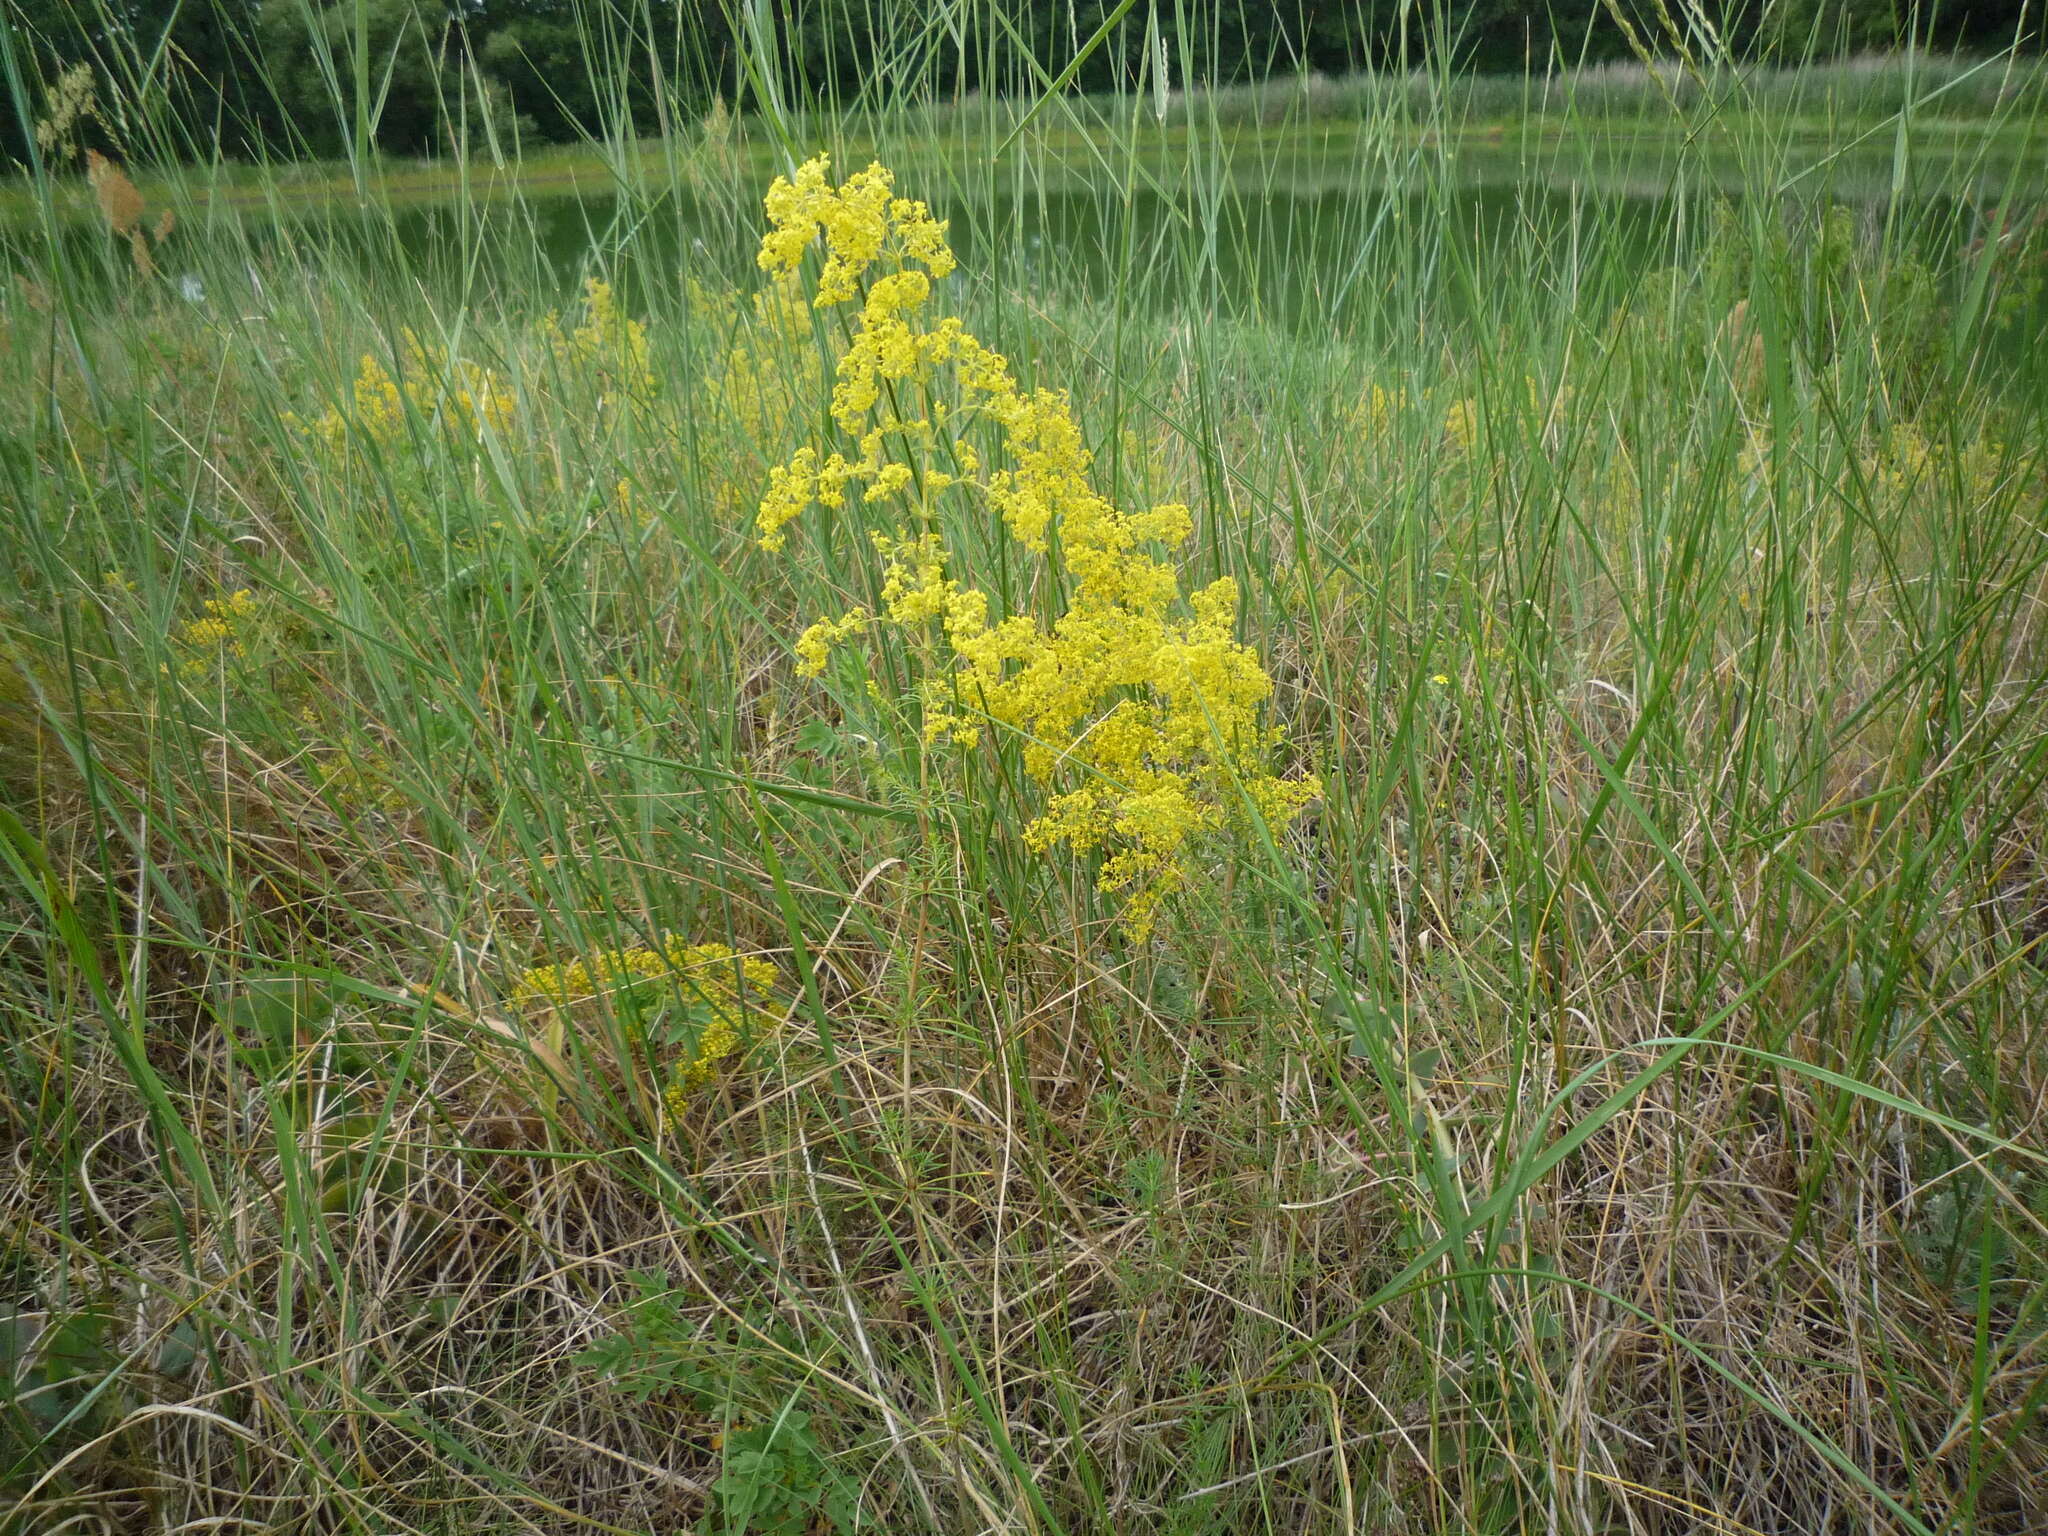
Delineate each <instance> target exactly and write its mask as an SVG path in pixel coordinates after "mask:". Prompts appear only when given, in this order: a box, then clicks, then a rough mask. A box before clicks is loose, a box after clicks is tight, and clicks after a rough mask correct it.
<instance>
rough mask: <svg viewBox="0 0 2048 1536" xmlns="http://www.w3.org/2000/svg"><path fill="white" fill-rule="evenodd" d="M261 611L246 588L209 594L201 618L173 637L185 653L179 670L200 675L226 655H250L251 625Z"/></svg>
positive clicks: (183, 625) (238, 657)
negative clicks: (249, 638)
mask: <svg viewBox="0 0 2048 1536" xmlns="http://www.w3.org/2000/svg"><path fill="white" fill-rule="evenodd" d="M260 612H261V609H260V608H259V606H258V605H257V602H256V596H255V594H254V593H252V592H251V591H250V590H249V589H248V588H247V587H242V588H239V589H237V590H236V591H233V592H230V593H229V594H228V595H227V596H226V597H209V598H208V599H207V600H206V602H205V603H204V604H203V605H201V608H200V614H199V617H198V618H196V619H190V620H187V621H186V622H185V623H183V624H180V625H179V626H178V627H177V629H176V630H175V631H174V632H173V634H172V636H171V639H172V643H173V644H174V645H175V646H176V647H177V649H178V650H180V651H182V652H183V653H184V659H183V660H182V661H181V662H180V663H179V670H180V671H182V672H184V673H185V674H186V675H187V676H188V677H189V676H197V675H198V674H200V673H203V672H205V671H206V670H207V669H208V668H210V667H212V666H213V665H214V664H215V663H216V662H218V661H220V660H222V659H223V658H225V657H230V656H232V657H234V658H235V659H237V660H240V659H241V658H242V657H244V656H247V655H248V654H249V651H248V646H247V644H246V638H247V635H248V631H249V626H250V625H251V624H253V623H255V622H256V619H257V617H258V615H259V614H260Z"/></svg>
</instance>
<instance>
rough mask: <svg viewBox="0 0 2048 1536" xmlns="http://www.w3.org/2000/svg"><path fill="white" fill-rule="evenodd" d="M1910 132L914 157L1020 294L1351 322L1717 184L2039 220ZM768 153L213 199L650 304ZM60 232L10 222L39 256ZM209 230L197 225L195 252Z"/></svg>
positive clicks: (1883, 214)
mask: <svg viewBox="0 0 2048 1536" xmlns="http://www.w3.org/2000/svg"><path fill="white" fill-rule="evenodd" d="M1892 149H1893V146H1892V145H1891V144H1889V143H1888V142H1886V143H1878V144H1866V145H1863V146H1861V147H1859V148H1857V149H1855V150H1854V151H1852V152H1848V153H1837V154H1832V155H1828V154H1820V153H1814V154H1810V155H1809V156H1807V157H1806V160H1805V161H1804V162H1803V168H1799V169H1793V170H1789V171H1788V170H1786V169H1785V168H1784V167H1785V165H1786V163H1787V162H1786V161H1784V160H1782V159H1781V160H1780V161H1779V162H1778V164H1777V166H1776V168H1775V169H1773V170H1772V171H1770V172H1768V173H1759V172H1758V171H1757V170H1756V169H1755V168H1754V167H1749V168H1746V167H1744V166H1742V165H1739V164H1735V163H1732V162H1726V163H1723V162H1716V161H1715V160H1714V159H1713V158H1712V157H1711V156H1707V155H1703V154H1699V153H1694V152H1692V151H1690V150H1689V149H1688V148H1687V147H1686V146H1685V145H1684V144H1683V143H1682V142H1681V141H1680V140H1678V139H1677V138H1675V137H1673V136H1671V135H1668V134H1661V135H1660V134H1646V135H1628V134H1622V135H1620V136H1617V137H1615V138H1613V139H1611V140H1601V139H1599V138H1597V137H1592V138H1589V137H1588V136H1587V135H1586V134H1585V132H1584V131H1583V130H1582V131H1580V132H1579V134H1578V135H1577V136H1576V137H1575V138H1574V139H1573V140H1572V141H1571V142H1569V143H1566V142H1563V141H1562V140H1544V139H1543V138H1542V137H1541V136H1540V135H1533V136H1524V137H1522V138H1521V139H1520V140H1519V141H1518V142H1510V143H1502V142H1497V141H1492V140H1487V139H1479V140H1476V141H1474V142H1469V143H1465V144H1461V145H1457V146H1454V147H1452V148H1449V149H1442V150H1439V149H1437V148H1435V147H1433V146H1431V145H1430V144H1429V143H1427V142H1426V141H1423V142H1412V143H1408V144H1407V145H1406V146H1405V147H1404V148H1403V149H1402V150H1401V151H1400V153H1398V154H1395V153H1393V152H1391V151H1390V150H1389V149H1388V147H1387V145H1386V144H1384V143H1368V142H1366V141H1365V140H1363V139H1362V138H1361V137H1360V136H1359V135H1357V134H1356V133H1355V132H1351V133H1350V134H1349V136H1348V137H1347V135H1346V133H1344V132H1341V131H1334V132H1327V133H1324V134H1323V135H1322V136H1321V138H1320V139H1318V140H1314V141H1311V140H1310V139H1309V138H1308V137H1307V136H1305V135H1298V136H1296V137H1294V138H1289V139H1280V140H1276V141H1270V142H1261V143H1260V144H1258V145H1256V146H1255V147H1254V149H1253V151H1251V152H1241V153H1240V154H1239V155H1238V156H1237V158H1235V159H1233V160H1231V161H1229V162H1228V163H1223V164H1218V163H1208V164H1204V165H1201V166H1199V167H1198V166H1197V164H1196V163H1195V161H1194V160H1192V159H1190V158H1189V156H1188V155H1187V153H1186V150H1185V146H1182V148H1181V150H1180V152H1178V154H1177V155H1176V154H1175V153H1168V152H1165V151H1161V152H1159V153H1155V154H1151V155H1148V156H1145V157H1142V158H1140V159H1137V160H1134V161H1124V162H1119V161H1117V160H1116V159H1114V158H1109V159H1100V160H1098V159H1095V158H1093V156H1092V152H1083V151H1081V150H1075V149H1070V150H1069V152H1068V156H1067V159H1066V161H1065V162H1063V163H1062V162H1059V161H1057V160H1055V161H1053V162H1052V163H1051V164H1050V166H1049V167H1048V166H1047V165H1045V164H1041V165H1039V166H1037V167H1035V168H1034V170H1033V172H1032V175H1031V178H1030V180H1029V183H1028V184H1025V183H1022V182H1020V180H1019V179H1018V178H1017V177H1016V176H1014V175H1003V174H998V173H996V172H994V171H992V170H990V169H988V168H987V167H986V165H985V164H984V165H982V166H979V167H977V166H975V165H973V164H971V163H969V162H970V160H971V157H966V158H963V157H962V156H960V155H954V156H952V157H951V158H950V159H948V158H946V157H945V156H943V155H936V156H932V157H931V164H930V165H928V166H915V165H906V166H905V167H904V168H903V174H902V175H901V177H900V178H899V179H900V181H901V182H902V184H903V185H904V186H905V187H906V188H910V189H914V190H917V191H919V192H921V193H923V194H924V195H926V196H927V198H928V200H929V201H930V202H931V203H932V205H933V208H934V211H935V212H936V213H938V214H939V215H940V216H941V217H943V218H946V219H948V220H949V221H950V223H951V229H952V239H953V243H954V246H955V248H956V250H958V251H959V253H960V255H961V259H962V264H963V268H964V269H965V271H966V272H967V273H969V274H972V276H973V278H974V279H975V280H977V281H984V282H989V283H993V284H996V285H999V287H1000V289H1001V291H1003V292H1005V293H1009V294H1015V295H1023V296H1027V297H1028V299H1029V300H1030V301H1031V302H1034V303H1044V304H1054V305H1057V304H1059V303H1060V302H1062V301H1063V300H1066V299H1079V298H1089V299H1093V300H1100V299H1102V298H1104V297H1106V296H1108V295H1109V294H1112V293H1115V292H1119V291H1121V292H1123V293H1125V294H1127V295H1129V296H1131V299H1132V302H1133V303H1134V304H1135V305H1136V306H1138V307H1140V308H1142V309H1152V310H1157V309H1161V308H1168V309H1173V310H1176V311H1182V312H1188V313H1192V314H1196V315H1201V316H1211V315H1213V316H1218V317H1228V318H1243V319H1254V320H1258V321H1261V322H1263V323H1266V324H1269V325H1272V326H1275V327H1278V328H1280V329H1282V330H1284V331H1291V332H1295V333H1298V334H1304V335H1311V336H1319V337H1327V336H1331V335H1367V334H1370V333H1371V332H1372V331H1373V330H1374V329H1376V328H1378V327H1382V326H1385V325H1388V324H1394V325H1400V326H1404V327H1405V326H1412V325H1415V324H1418V323H1420V324H1426V325H1443V324H1451V323H1456V322H1459V321H1461V320H1466V319H1470V318H1473V317H1474V316H1475V315H1479V314H1483V313H1484V312H1485V310H1486V309H1487V307H1488V306H1489V305H1491V304H1496V303H1505V304H1512V303H1514V302H1516V301H1517V300H1518V298H1519V297H1521V296H1523V295H1526V294H1527V293H1529V292H1530V291H1532V289H1533V288H1541V289H1543V290H1547V291H1548V292H1550V293H1554V294H1555V295H1557V296H1560V297H1563V298H1566V299H1568V300H1570V301H1572V302H1575V303H1582V304H1591V305H1595V306H1598V305H1605V304H1611V303H1612V302H1613V301H1614V300H1615V298H1616V297H1617V296H1618V295H1620V294H1623V293H1625V292H1626V291H1627V290H1628V289H1629V288H1630V287H1632V286H1633V285H1634V284H1635V283H1636V282H1637V281H1638V280H1639V279H1640V278H1641V277H1642V276H1643V275H1644V274H1645V273H1646V272H1648V271H1649V270H1651V269H1653V268H1656V267H1661V266H1672V265H1678V266H1685V265H1690V264H1692V263H1693V262H1695V261H1696V260H1697V258H1698V256H1699V254H1700V248H1701V245H1702V242H1705V241H1708V240H1711V238H1712V236H1713V231H1714V228H1715V206H1716V204H1718V203H1723V202H1726V201H1728V200H1729V199H1731V198H1735V197H1740V196H1743V195H1745V194H1743V193H1742V192H1741V190H1740V189H1741V188H1743V187H1745V186H1752V187H1753V186H1755V185H1759V184H1761V185H1764V186H1767V187H1768V188H1769V192H1768V194H1767V195H1769V196H1770V197H1771V198H1772V199H1773V201H1774V203H1775V204H1776V207H1775V209H1774V210H1773V213H1774V216H1775V217H1777V218H1779V219H1780V220H1782V221H1783V222H1784V223H1785V224H1786V225H1787V226H1788V227H1797V226H1800V225H1804V226H1806V227H1811V225H1812V224H1813V222H1814V221H1815V220H1816V218H1817V217H1818V214H1819V210H1820V209H1822V208H1823V207H1825V206H1828V205H1830V204H1838V205H1843V206H1846V207H1848V208H1850V209H1851V210H1852V211H1853V212H1854V214H1855V216H1856V220H1857V223H1858V226H1859V229H1860V232H1861V234H1862V236H1863V238H1864V240H1865V241H1866V242H1867V243H1869V244H1871V245H1875V244H1876V243H1877V242H1879V241H1880V240H1886V239H1888V240H1890V241H1891V242H1892V243H1893V246H1894V248H1895V249H1902V250H1905V251H1909V252H1911V253H1912V254H1913V255H1915V256H1917V257H1919V258H1920V259H1922V260H1925V261H1927V262H1928V263H1929V264H1930V265H1931V266H1932V267H1933V268H1934V269H1935V270H1936V271H1938V272H1939V271H1944V270H1953V269H1955V268H1956V267H1957V265H1958V263H1957V262H1956V261H1955V259H1954V258H1955V257H1956V256H1957V254H1958V253H1959V252H1962V251H1965V250H1967V249H1968V248H1969V247H1970V245H1971V244H1972V242H1974V241H1977V240H1980V239H1981V238H1982V237H1983V236H1984V234H1985V232H1986V231H1987V229H1989V228H1990V227H1991V225H1992V221H1993V219H1994V218H1995V217H1997V216H1999V215H1998V210H1999V209H2000V208H2001V207H2003V208H2004V209H2005V210H2007V211H2006V212H2005V213H2004V214H2003V217H2005V218H2006V219H2008V220H2014V219H2015V218H2016V216H2017V215H2020V214H2030V213H2031V212H2032V211H2033V209H2034V208H2036V207H2038V206H2040V204H2041V202H2042V191H2041V187H2040V183H2039V180H2038V177H2035V176H2029V175H2026V174H2023V173H2022V168H2021V162H2020V160H2019V159H2017V158H2015V157H2014V156H2012V155H2010V154H2008V153H2004V152H2003V151H2001V153H1998V154H1991V153H1987V152H1986V149H1985V147H1984V146H1983V145H1982V144H1979V145H1978V146H1977V147H1976V148H1975V149H1970V148H1969V146H1968V145H1967V143H1966V142H1965V141H1963V140H1960V139H1957V138H1955V137H1954V136H1953V135H1951V136H1949V137H1948V138H1941V137H1939V136H1937V137H1936V138H1935V139H1934V141H1933V142H1932V143H1931V145H1930V146H1928V147H1925V148H1918V149H1916V150H1915V151H1914V153H1913V154H1912V155H1911V156H1910V157H1908V160H1907V162H1906V169H1905V172H1904V174H1903V175H1902V174H1901V172H1900V167H1899V164H1898V163H1897V162H1895V161H1894V158H1893V155H1892ZM860 158H864V156H841V157H840V160H841V162H842V163H845V162H847V161H848V160H858V159H860ZM753 159H754V162H758V163H751V164H749V165H748V166H747V167H746V168H744V169H743V170H741V171H739V172H738V173H736V174H733V175H731V176H729V177H728V178H727V179H726V180H725V182H724V183H723V184H717V183H712V182H708V181H707V180H706V179H705V178H702V177H698V178H695V179H693V180H691V181H689V182H687V183H685V184H675V183H669V184H664V181H663V179H662V178H661V177H659V176H646V175H642V176H640V177H639V185H638V187H637V188H636V190H635V192H634V194H633V195H631V196H625V195H621V194H619V193H618V192H616V191H610V190H589V189H587V188H586V189H585V190H567V189H565V190H549V189H548V188H547V187H546V186H545V184H544V183H543V184H540V185H538V186H536V185H532V184H529V185H528V186H527V187H526V188H525V189H522V190H516V191H513V192H510V193H508V194H502V195H497V196H489V197H481V198H470V199H467V200H459V199H454V198H447V199H442V200H435V199H433V198H431V197H427V198H421V197H414V198H411V199H409V200H407V201H403V202H400V203H398V204H396V205H395V206H392V207H384V208H377V209H374V210H371V209H361V208H351V207H346V206H338V205H336V204H333V203H329V204H327V205H325V207H324V209H323V210H322V211H320V212H317V213H316V212H312V211H301V212H296V213H290V214H287V215H282V216H280V215H276V214H274V213H271V212H268V211H265V210H263V209H259V208H251V207H243V208H240V209H235V208H227V209H223V210H220V211H219V212H217V213H215V214H214V215H213V218H214V219H215V220H216V221H217V228H219V229H221V230H223V231H225V232H227V233H228V234H229V235H230V236H231V240H230V242H228V243H230V244H231V245H232V248H233V258H234V259H233V262H232V265H231V266H229V267H216V269H215V270H216V271H218V272H221V273H222V275H223V276H225V277H226V278H227V279H228V280H229V281H232V280H233V277H234V276H235V275H236V274H238V273H239V272H240V271H242V270H248V271H253V272H254V273H256V274H258V275H259V276H260V275H262V274H265V273H270V274H272V279H271V280H272V281H276V280H278V276H277V275H278V274H280V273H282V274H284V275H285V276H284V280H290V270H291V269H292V268H294V267H297V268H299V269H300V270H304V268H305V265H306V263H307V258H308V256H309V255H311V254H313V253H318V254H319V255H320V257H321V258H323V259H330V260H339V261H340V262H342V263H343V264H344V265H359V266H360V267H361V268H362V269H363V270H365V271H366V272H368V271H369V270H370V269H372V268H379V269H382V270H383V271H385V272H389V271H391V270H394V269H398V270H403V271H404V272H405V273H406V275H407V277H408V279H409V280H410V281H412V282H416V283H418V284H421V285H423V286H425V287H426V288H428V289H429V290H431V291H434V292H437V293H439V294H441V295H444V296H446V297H447V298H448V299H449V300H451V301H453V302H459V303H467V304H474V305H479V306H484V307H496V306H497V305H499V304H504V305H506V306H508V307H512V308H515V309H520V310H530V309H531V308H533V307H534V306H535V304H536V302H541V303H560V302H564V301H566V300H567V299H568V298H569V297H570V296H571V295H572V294H573V292H574V290H575V288H576V285H577V283H578V281H579V280H580V278H581V277H582V276H583V275H584V274H585V273H586V272H588V271H590V270H592V269H593V268H594V267H595V268H599V269H601V270H602V271H603V272H604V274H605V275H606V276H607V277H609V278H611V279H612V280H613V281H614V282H616V283H617V284H618V285H619V286H620V287H621V288H622V290H623V292H624V294H625V297H626V299H627V301H628V302H629V303H636V302H639V301H641V300H644V299H645V298H646V297H647V295H646V293H645V292H644V291H643V290H644V289H646V288H647V287H648V286H649V285H671V286H672V285H674V284H676V283H677V282H678V281H679V279H680V277H681V276H682V275H683V274H691V275H696V276H699V277H701V278H705V279H709V280H716V281H724V282H731V283H739V284H742V285H747V284H751V283H752V282H753V281H754V280H755V274H754V272H753V264H752V253H753V250H754V243H755V240H756V238H757V235H758V229H759V202H758V197H759V192H760V187H761V185H762V184H764V183H765V181H766V179H767V175H768V168H767V163H766V162H765V160H764V158H763V157H762V156H759V155H756V156H754V157H753ZM586 175H588V173H586ZM1747 195H1749V196H1755V195H1756V194H1755V193H1753V192H1752V193H1749V194H1747ZM38 238H39V237H36V236H34V235H26V236H25V235H24V234H23V233H22V232H20V231H16V232H15V233H14V234H12V235H7V234H6V233H5V232H0V242H4V243H5V245H9V246H12V247H13V254H14V255H15V257H16V259H17V260H25V261H26V262H28V263H29V264H31V265H32V264H33V263H34V257H35V254H36V252H35V249H34V247H35V245H36V244H37V243H38ZM63 238H64V239H65V242H66V244H67V245H68V246H70V247H71V248H72V251H73V253H74V254H75V255H76V256H77V257H79V258H81V259H82V265H83V266H84V267H85V268H87V269H89V270H98V271H100V272H102V273H103V274H104V277H105V280H106V281H107V282H109V283H116V282H121V281H123V280H124V279H125V278H126V277H127V276H128V274H127V273H126V272H125V271H124V270H122V268H123V262H124V258H125V254H126V252H125V247H124V248H122V249H121V250H120V251H114V250H112V249H111V248H110V244H109V242H108V241H107V240H106V237H105V236H104V234H103V233H102V232H101V231H99V230H97V229H95V228H94V227H93V226H92V225H91V224H90V223H89V222H82V223H81V224H80V225H79V226H78V227H75V228H71V229H69V230H67V232H66V234H65V236H64V237H63ZM204 238H205V236H204V232H203V231H201V230H196V229H195V230H188V231H181V232H180V235H179V239H180V241H181V242H183V243H184V245H183V248H184V249H185V250H186V251H188V252H189V251H191V250H193V249H194V243H195V242H199V241H202V240H203V239H204ZM597 252H602V253H604V254H603V257H602V260H601V262H600V261H599V260H598V259H597V258H596V257H595V256H594V253H597ZM196 265H197V266H198V268H199V269H200V270H201V271H203V270H204V269H205V265H206V263H205V261H204V259H203V258H201V259H199V260H198V261H197V262H196ZM179 275H180V274H178V273H176V272H175V271H174V272H173V273H172V276H173V280H174V281H175V280H177V278H178V276H179ZM188 286H189V285H188ZM537 296H539V297H538V300H537ZM2033 318H2034V319H2035V320H2039V319H2041V318H2042V317H2041V316H2039V315H2036V316H2034V317H2033ZM2019 329H2020V332H2021V334H2022V335H2025V334H2027V333H2028V332H2029V331H2030V330H2031V331H2032V332H2033V333H2035V334H2038V332H2039V329H2040V327H2039V326H2032V327H2021V328H2019Z"/></svg>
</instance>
